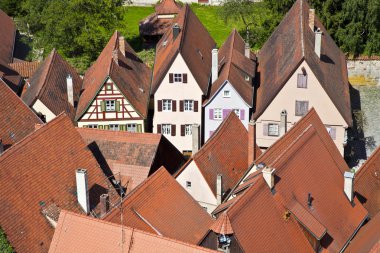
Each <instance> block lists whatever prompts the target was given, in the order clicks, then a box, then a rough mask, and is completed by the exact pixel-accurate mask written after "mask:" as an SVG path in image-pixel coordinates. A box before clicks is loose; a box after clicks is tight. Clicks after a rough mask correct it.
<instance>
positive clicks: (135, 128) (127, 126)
mask: <svg viewBox="0 0 380 253" xmlns="http://www.w3.org/2000/svg"><path fill="white" fill-rule="evenodd" d="M132 125H134V131H131V130H130V129H129V127H130V126H132ZM125 127H126V129H127V132H131V133H136V132H137V124H136V123H128V124H126V125H125ZM132 129H133V128H132Z"/></svg>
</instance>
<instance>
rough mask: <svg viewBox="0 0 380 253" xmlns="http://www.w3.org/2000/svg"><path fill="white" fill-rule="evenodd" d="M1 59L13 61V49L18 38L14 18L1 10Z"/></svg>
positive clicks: (7, 61) (6, 61) (8, 61)
mask: <svg viewBox="0 0 380 253" xmlns="http://www.w3.org/2000/svg"><path fill="white" fill-rule="evenodd" d="M0 24H1V26H0V37H1V43H0V60H1V61H3V62H4V63H11V62H12V61H13V50H14V46H15V38H16V25H15V23H14V22H13V20H12V18H11V17H9V16H8V15H7V14H6V13H5V12H4V11H2V10H0Z"/></svg>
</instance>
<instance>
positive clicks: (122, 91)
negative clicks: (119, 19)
mask: <svg viewBox="0 0 380 253" xmlns="http://www.w3.org/2000/svg"><path fill="white" fill-rule="evenodd" d="M150 75H151V73H150V69H149V68H148V67H147V66H146V65H145V64H144V63H143V62H142V61H141V60H140V59H139V58H138V57H137V55H136V53H135V52H134V50H133V49H132V48H131V47H130V46H129V45H128V43H127V42H126V41H125V39H124V37H122V36H120V34H119V33H118V32H117V31H116V32H115V33H114V34H113V36H112V37H111V39H110V41H109V42H108V44H107V45H106V47H105V48H104V49H103V51H102V53H101V54H100V56H99V57H98V59H97V60H96V62H95V63H94V64H93V65H92V66H91V68H90V69H89V70H88V71H87V72H86V73H85V76H84V81H83V92H82V95H81V97H80V99H79V104H78V109H77V114H76V121H77V122H78V126H79V127H89V128H100V129H110V130H122V131H129V132H144V131H145V120H146V118H147V114H148V102H149V82H150Z"/></svg>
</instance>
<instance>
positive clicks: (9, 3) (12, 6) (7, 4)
mask: <svg viewBox="0 0 380 253" xmlns="http://www.w3.org/2000/svg"><path fill="white" fill-rule="evenodd" d="M0 9H1V10H3V11H4V12H5V13H7V14H8V16H11V17H15V16H18V15H19V13H20V12H21V1H15V0H1V1H0Z"/></svg>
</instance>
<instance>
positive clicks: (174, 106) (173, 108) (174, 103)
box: [172, 100, 177, 112]
mask: <svg viewBox="0 0 380 253" xmlns="http://www.w3.org/2000/svg"><path fill="white" fill-rule="evenodd" d="M172 111H173V112H175V111H177V102H176V101H175V100H172Z"/></svg>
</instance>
